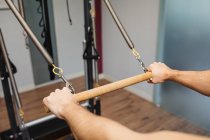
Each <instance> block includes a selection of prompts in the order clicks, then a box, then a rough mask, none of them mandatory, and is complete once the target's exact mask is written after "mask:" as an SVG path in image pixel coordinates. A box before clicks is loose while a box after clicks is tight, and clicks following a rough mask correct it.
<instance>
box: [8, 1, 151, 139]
mask: <svg viewBox="0 0 210 140" xmlns="http://www.w3.org/2000/svg"><path fill="white" fill-rule="evenodd" d="M5 1H6V3H7V4H8V6H9V7H10V9H11V10H12V12H13V14H14V15H15V16H16V18H17V19H18V21H19V22H20V24H21V25H22V26H23V28H24V30H25V31H26V33H27V35H28V36H29V37H30V38H31V39H32V41H33V42H34V44H35V46H36V47H37V48H38V50H39V51H40V53H41V54H42V55H43V57H44V58H45V59H46V61H47V62H48V64H49V65H51V66H52V67H53V70H52V71H53V73H54V74H55V75H57V76H58V77H59V78H60V79H62V81H63V82H64V83H65V84H66V86H67V87H68V88H69V89H70V91H71V93H73V94H74V93H75V90H74V87H73V85H72V84H71V83H69V82H68V81H67V80H66V78H65V77H64V74H63V71H62V69H61V68H59V67H57V66H56V65H55V64H54V62H53V60H52V58H51V57H50V56H49V54H48V53H47V52H46V51H45V49H44V48H43V47H42V45H41V44H40V42H39V41H38V40H37V38H36V37H35V35H34V34H33V32H32V31H31V30H30V28H29V27H28V25H27V24H26V22H25V21H24V19H23V16H21V14H20V13H19V12H18V11H17V9H16V8H15V6H14V4H13V3H12V2H11V0H5ZM84 1H86V0H84ZM104 1H105V3H106V5H107V8H108V9H109V11H110V13H111V15H112V17H113V19H114V20H115V22H116V24H117V26H118V28H119V30H120V32H121V33H122V35H123V37H124V39H125V41H126V43H127V44H128V47H129V48H130V49H131V50H132V53H133V55H134V56H135V58H136V59H137V60H138V61H139V62H140V65H141V67H142V69H143V71H144V72H145V73H144V74H140V75H137V76H134V77H130V78H127V79H124V80H120V81H118V82H114V83H111V84H107V85H104V86H101V87H97V88H94V89H92V88H93V85H91V86H89V87H88V89H89V90H87V91H84V92H81V93H77V94H74V95H73V96H75V98H76V100H77V101H78V102H81V101H86V100H92V99H93V98H94V97H98V96H100V95H103V94H106V93H108V92H111V91H114V90H117V89H120V88H124V87H127V86H130V85H133V84H136V83H139V82H142V81H146V80H148V79H150V78H151V77H152V74H151V72H148V71H147V69H146V67H145V65H144V63H143V61H142V60H141V57H140V54H139V53H138V52H137V51H136V50H135V48H134V45H133V43H132V41H131V40H130V37H129V36H128V34H127V33H126V31H125V29H124V27H123V25H122V24H121V22H120V20H119V19H118V17H117V15H116V13H115V11H114V10H113V8H112V6H111V4H110V2H109V1H108V0H104ZM84 3H85V4H86V5H89V0H88V1H86V2H84ZM92 6H93V5H92ZM84 7H85V8H87V7H88V6H84ZM88 10H89V9H88V8H87V9H86V10H85V12H86V13H88ZM85 17H88V16H87V15H86V16H85ZM91 17H92V20H91V21H92V23H91V22H90V20H89V19H87V20H85V21H87V22H86V25H87V27H86V29H87V31H86V32H87V33H88V29H89V28H88V27H89V26H90V24H92V25H94V24H93V23H94V22H93V21H94V12H93V11H92V13H91ZM94 28H95V27H94V26H93V30H94ZM93 32H94V31H93ZM93 37H94V39H93V40H91V41H95V34H94V35H93ZM88 40H89V37H88V36H86V40H85V41H84V48H85V49H86V47H87V46H86V45H87V44H88V42H87V41H88ZM94 46H96V42H94ZM95 49H96V48H95ZM90 53H92V52H90ZM84 54H85V53H84ZM95 55H96V57H97V59H95V58H93V59H95V60H96V61H95V67H97V60H98V57H99V56H98V55H97V54H95ZM83 57H84V55H83ZM88 61H92V60H88V59H87V62H86V63H87V64H88V63H90V62H88ZM91 66H92V64H91ZM95 73H98V72H97V71H95ZM88 74H89V72H87V75H88ZM95 78H96V79H95V81H96V83H97V82H98V77H97V74H96V75H95ZM18 100H19V99H18ZM91 102H92V103H93V102H94V101H93V100H92V101H91ZM18 110H19V116H21V118H20V119H21V127H20V130H21V132H22V131H23V133H24V135H25V136H24V138H25V139H30V136H29V135H30V134H29V132H30V130H29V131H28V130H27V128H30V127H31V126H34V125H35V124H36V123H33V122H31V123H28V124H25V123H24V121H23V111H22V106H21V103H20V104H19V106H18ZM47 111H49V110H47ZM99 114H100V113H99ZM54 117H55V116H48V117H46V118H43V119H40V120H38V123H43V122H45V121H46V120H48V119H52V118H54Z"/></svg>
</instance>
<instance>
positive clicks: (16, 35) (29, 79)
mask: <svg viewBox="0 0 210 140" xmlns="http://www.w3.org/2000/svg"><path fill="white" fill-rule="evenodd" d="M53 8H54V15H55V28H56V29H55V31H56V40H57V50H58V59H59V66H60V67H61V68H62V69H63V70H64V75H65V76H66V77H67V78H72V77H75V76H78V75H81V74H83V71H84V68H83V59H82V54H83V47H82V41H83V40H84V17H83V15H84V13H83V1H80V0H74V1H70V12H71V17H72V20H73V26H70V24H69V21H68V16H67V9H66V1H65V0H62V1H61V0H54V1H53ZM0 28H1V29H2V31H3V35H4V39H5V43H6V47H7V49H8V53H9V57H10V58H11V60H12V62H14V64H15V66H17V70H18V72H17V74H15V78H16V82H17V86H18V90H19V91H20V92H21V91H25V90H29V89H33V88H35V84H34V79H33V73H32V66H31V60H30V53H29V50H28V49H26V45H25V40H24V37H23V35H22V32H23V29H22V27H21V26H20V25H19V23H18V22H17V20H16V18H15V17H14V15H13V14H12V13H11V11H10V10H0ZM1 96H2V86H1V85H0V97H1Z"/></svg>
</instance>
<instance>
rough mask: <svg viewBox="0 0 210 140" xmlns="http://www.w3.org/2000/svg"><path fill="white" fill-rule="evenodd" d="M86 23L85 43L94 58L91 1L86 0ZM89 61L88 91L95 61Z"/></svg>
mask: <svg viewBox="0 0 210 140" xmlns="http://www.w3.org/2000/svg"><path fill="white" fill-rule="evenodd" d="M84 18H85V19H84V21H85V41H86V50H87V51H86V52H85V53H86V56H92V54H93V51H92V40H91V34H90V29H91V26H92V25H91V16H90V0H84ZM86 61H87V63H86V64H87V78H88V84H87V86H88V89H92V88H93V60H92V59H90V58H87V59H86ZM89 105H90V108H89V109H90V111H91V112H93V111H94V109H93V107H94V100H93V99H90V100H89Z"/></svg>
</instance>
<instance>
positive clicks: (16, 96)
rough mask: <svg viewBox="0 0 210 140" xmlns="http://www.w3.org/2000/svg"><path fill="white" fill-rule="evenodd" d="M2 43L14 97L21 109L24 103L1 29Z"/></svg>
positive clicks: (0, 40) (0, 39) (0, 37)
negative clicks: (22, 102) (21, 99)
mask: <svg viewBox="0 0 210 140" xmlns="http://www.w3.org/2000/svg"><path fill="white" fill-rule="evenodd" d="M0 43H1V45H0V47H1V50H2V54H3V57H4V60H5V64H6V66H7V70H8V73H9V77H10V81H11V86H12V90H13V93H14V97H15V100H16V101H17V107H18V109H21V108H22V104H21V101H20V96H19V94H18V90H17V85H16V82H15V78H14V75H13V73H12V69H11V66H10V62H9V58H8V55H7V50H6V47H5V43H4V39H3V35H2V32H1V30H0Z"/></svg>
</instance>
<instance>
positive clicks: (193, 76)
mask: <svg viewBox="0 0 210 140" xmlns="http://www.w3.org/2000/svg"><path fill="white" fill-rule="evenodd" d="M168 80H171V81H175V82H177V83H180V84H182V85H184V86H186V87H188V88H191V89H193V90H196V91H198V92H200V93H201V94H203V95H206V96H210V70H208V71H178V70H172V72H171V75H170V77H169V79H168Z"/></svg>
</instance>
